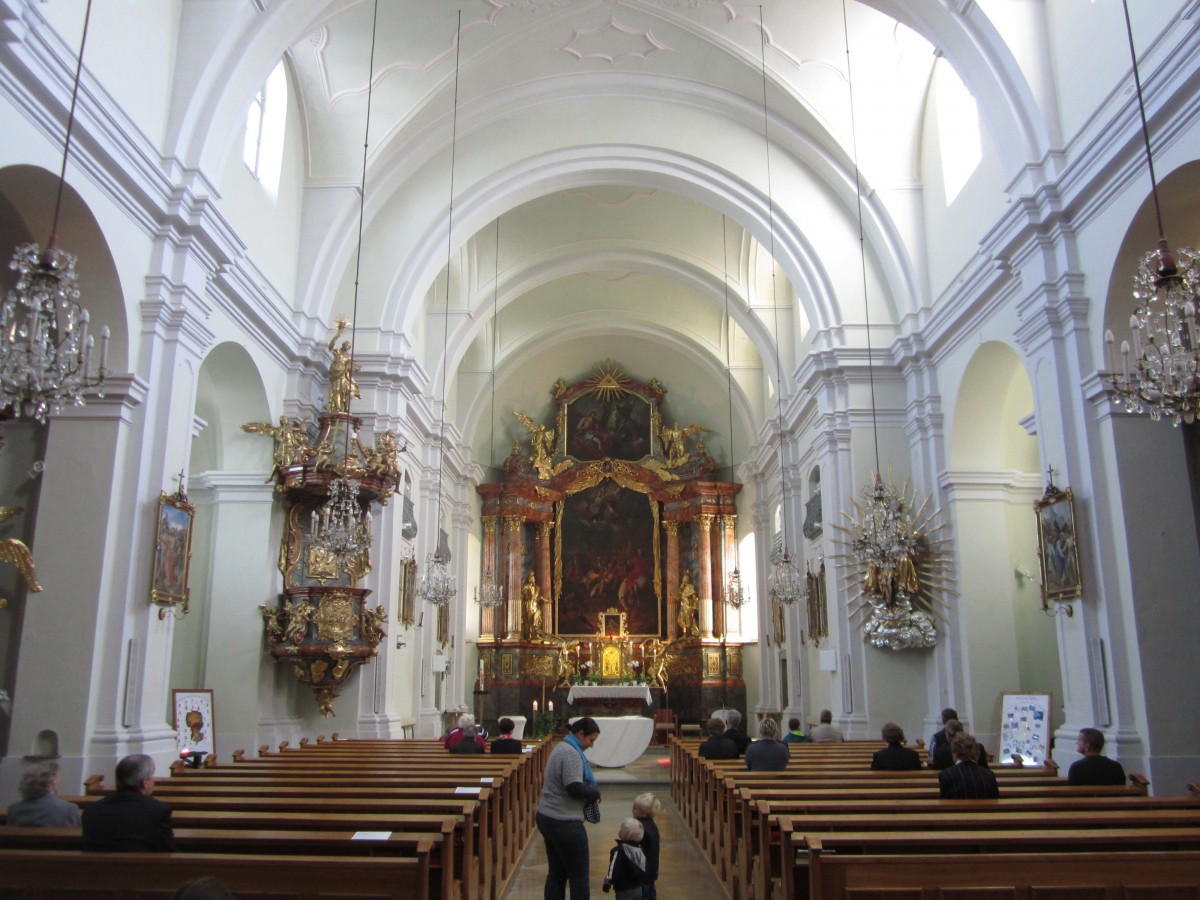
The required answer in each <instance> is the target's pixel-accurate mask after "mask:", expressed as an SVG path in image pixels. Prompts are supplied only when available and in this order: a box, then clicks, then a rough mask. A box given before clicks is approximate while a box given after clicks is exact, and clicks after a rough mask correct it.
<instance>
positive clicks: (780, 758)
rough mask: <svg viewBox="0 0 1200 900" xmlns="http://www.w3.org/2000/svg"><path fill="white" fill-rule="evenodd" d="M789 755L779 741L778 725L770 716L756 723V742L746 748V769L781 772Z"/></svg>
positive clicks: (782, 743)
mask: <svg viewBox="0 0 1200 900" xmlns="http://www.w3.org/2000/svg"><path fill="white" fill-rule="evenodd" d="M790 758H791V754H790V753H789V752H788V745H787V744H785V743H784V742H783V741H781V740H779V724H778V723H777V722H776V721H775V720H774V719H772V718H771V717H770V716H768V717H767V718H765V719H763V720H762V721H761V722H759V723H758V740H757V741H755V742H754V743H753V744H751V745H750V746H749V747H747V748H746V768H747V769H749V770H750V771H751V772H782V771H783V770H784V769H786V768H787V767H788V760H789V759H790Z"/></svg>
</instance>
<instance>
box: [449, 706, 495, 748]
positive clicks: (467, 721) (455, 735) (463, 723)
mask: <svg viewBox="0 0 1200 900" xmlns="http://www.w3.org/2000/svg"><path fill="white" fill-rule="evenodd" d="M468 726H470V727H472V728H474V729H475V736H476V737H478V739H479V740H480V741H482V742H485V744H486V741H487V732H486V731H485V730H484V729H483V728H480V727H479V726H478V725H476V724H475V717H474V716H473V715H471V714H470V713H463V714H462V715H461V716H459V717H458V727H457V728H455V729H454V730H453V731H451V732H450V733H449V734H448V735H446V737H445V738H443V739H442V746H443V747H445V748H446V749H447V750H453V749H454V745H455V744H457V743H458V742H459V741H461V740H462V739H463V731H464V729H466V728H467V727H468Z"/></svg>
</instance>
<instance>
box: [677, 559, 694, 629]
mask: <svg viewBox="0 0 1200 900" xmlns="http://www.w3.org/2000/svg"><path fill="white" fill-rule="evenodd" d="M676 621H677V623H678V625H679V636H680V637H699V636H700V598H699V596H697V594H696V586H695V585H694V584H692V576H691V573H690V572H684V573H683V580H682V581H681V582H680V583H679V616H678V618H677V620H676Z"/></svg>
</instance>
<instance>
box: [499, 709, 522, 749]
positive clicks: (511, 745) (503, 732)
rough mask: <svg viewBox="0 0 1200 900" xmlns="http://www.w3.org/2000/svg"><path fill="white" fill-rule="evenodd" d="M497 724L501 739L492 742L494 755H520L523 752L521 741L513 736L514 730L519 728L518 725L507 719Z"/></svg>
mask: <svg viewBox="0 0 1200 900" xmlns="http://www.w3.org/2000/svg"><path fill="white" fill-rule="evenodd" d="M496 724H497V725H498V726H499V728H500V737H498V738H496V739H495V740H494V741H492V752H493V753H520V752H522V749H521V741H520V740H518V739H517V738H515V737H513V736H512V734H513V729H515V728H516V727H517V724H516V723H515V722H514V721H513V720H512V719H509V718H507V717H505V718H503V719H501V720H500V721H499V722H497V723H496Z"/></svg>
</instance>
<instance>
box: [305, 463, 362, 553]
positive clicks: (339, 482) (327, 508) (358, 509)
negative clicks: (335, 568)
mask: <svg viewBox="0 0 1200 900" xmlns="http://www.w3.org/2000/svg"><path fill="white" fill-rule="evenodd" d="M359 487H360V484H359V482H358V480H357V479H354V478H347V477H346V476H345V475H338V476H337V477H336V478H334V479H333V481H331V482H330V483H329V499H328V500H327V501H325V505H324V506H322V507H321V511H320V513H317V512H316V511H315V510H314V511H313V514H312V539H313V542H314V543H316V544H317V545H318V546H321V547H323V548H324V549H325V550H326V551H327V552H328V553H330V554H331V555H332V556H333V557H334V558H335V559H336V560H337V561H338V564H339V565H345V563H346V561H347V560H353V559H356V558H358V557H359V556H361V555H362V554H364V553H366V552H367V551H369V550H370V549H371V511H370V510H369V509H368V510H367V511H366V513H365V515H364V512H363V508H362V505H361V504H360V503H359V501H358V491H359Z"/></svg>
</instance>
